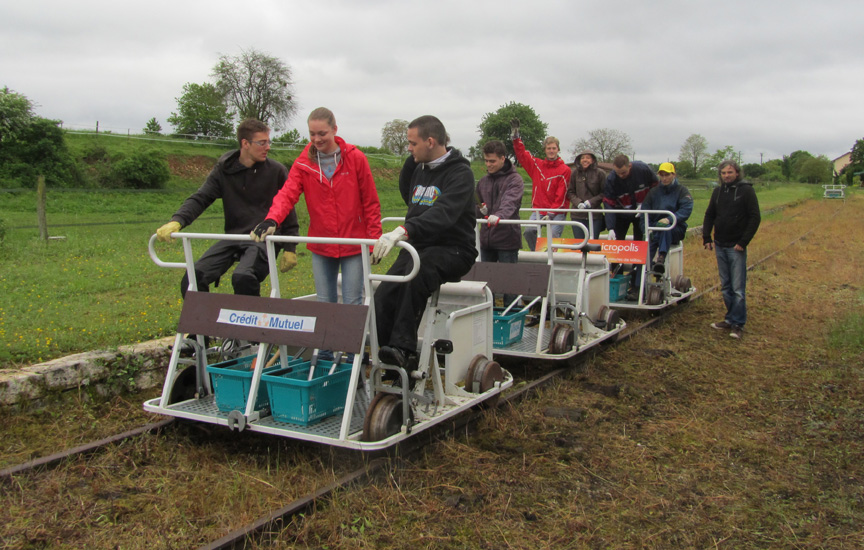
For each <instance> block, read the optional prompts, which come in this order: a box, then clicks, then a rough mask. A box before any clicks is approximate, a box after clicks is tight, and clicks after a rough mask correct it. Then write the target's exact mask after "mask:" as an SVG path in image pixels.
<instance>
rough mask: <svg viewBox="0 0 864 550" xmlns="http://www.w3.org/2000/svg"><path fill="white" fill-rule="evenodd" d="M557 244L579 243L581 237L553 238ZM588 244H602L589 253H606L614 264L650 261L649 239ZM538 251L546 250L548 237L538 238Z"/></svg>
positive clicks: (597, 241)
mask: <svg viewBox="0 0 864 550" xmlns="http://www.w3.org/2000/svg"><path fill="white" fill-rule="evenodd" d="M552 242H553V243H555V244H577V243H579V242H581V239H552ZM588 244H594V245H599V246H600V251H599V252H594V251H591V252H589V254H604V255H605V256H606V258H607V259H608V260H609V263H613V264H644V263H647V262H648V241H607V240H600V239H596V240H595V239H592V240H589V241H588ZM535 250H537V251H538V252H546V238H545V237H540V238H539V239H537V247H536V249H535ZM557 251H558V252H578V250H569V249H560V248H559V249H558V250H557Z"/></svg>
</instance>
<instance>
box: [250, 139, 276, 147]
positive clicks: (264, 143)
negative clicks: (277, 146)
mask: <svg viewBox="0 0 864 550" xmlns="http://www.w3.org/2000/svg"><path fill="white" fill-rule="evenodd" d="M249 143H254V144H255V145H257V146H258V147H267V146H268V145H270V144H271V143H273V142H272V141H270V140H269V139H259V140H258V141H250V142H249Z"/></svg>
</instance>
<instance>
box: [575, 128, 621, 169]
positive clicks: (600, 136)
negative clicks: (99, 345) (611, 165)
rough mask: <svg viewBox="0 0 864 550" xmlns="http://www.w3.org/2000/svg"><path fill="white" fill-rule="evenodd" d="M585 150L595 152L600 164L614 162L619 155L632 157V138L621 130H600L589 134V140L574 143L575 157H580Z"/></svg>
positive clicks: (583, 139) (584, 139)
mask: <svg viewBox="0 0 864 550" xmlns="http://www.w3.org/2000/svg"><path fill="white" fill-rule="evenodd" d="M585 149H591V150H592V151H594V156H596V157H597V161H598V162H612V159H614V158H615V157H617V156H618V155H630V154H632V153H631V151H632V150H633V146H632V145H631V143H630V136H629V135H627V133H626V132H622V131H621V130H613V129H611V128H598V129H596V130H591V131H590V132H588V137H587V138H582V139H579V140H576V141H575V142H574V143H573V151H572V152H573V155H574V156H575V155H578V154H579V153H580V152H581V151H584V150H585Z"/></svg>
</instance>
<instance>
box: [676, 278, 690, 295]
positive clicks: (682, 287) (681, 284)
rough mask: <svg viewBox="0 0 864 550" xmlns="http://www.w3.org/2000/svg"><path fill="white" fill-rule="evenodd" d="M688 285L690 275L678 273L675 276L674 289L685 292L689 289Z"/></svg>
mask: <svg viewBox="0 0 864 550" xmlns="http://www.w3.org/2000/svg"><path fill="white" fill-rule="evenodd" d="M690 285H691V282H690V277H685V276H684V275H678V276H677V277H675V281H674V282H673V286H674V287H675V290H677V291H679V292H687V291H688V290H690Z"/></svg>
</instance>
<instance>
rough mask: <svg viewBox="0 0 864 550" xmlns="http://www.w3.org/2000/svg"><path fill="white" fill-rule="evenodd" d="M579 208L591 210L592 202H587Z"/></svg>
mask: <svg viewBox="0 0 864 550" xmlns="http://www.w3.org/2000/svg"><path fill="white" fill-rule="evenodd" d="M579 208H591V201H585V202H583V203H582V204H580V205H579Z"/></svg>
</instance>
